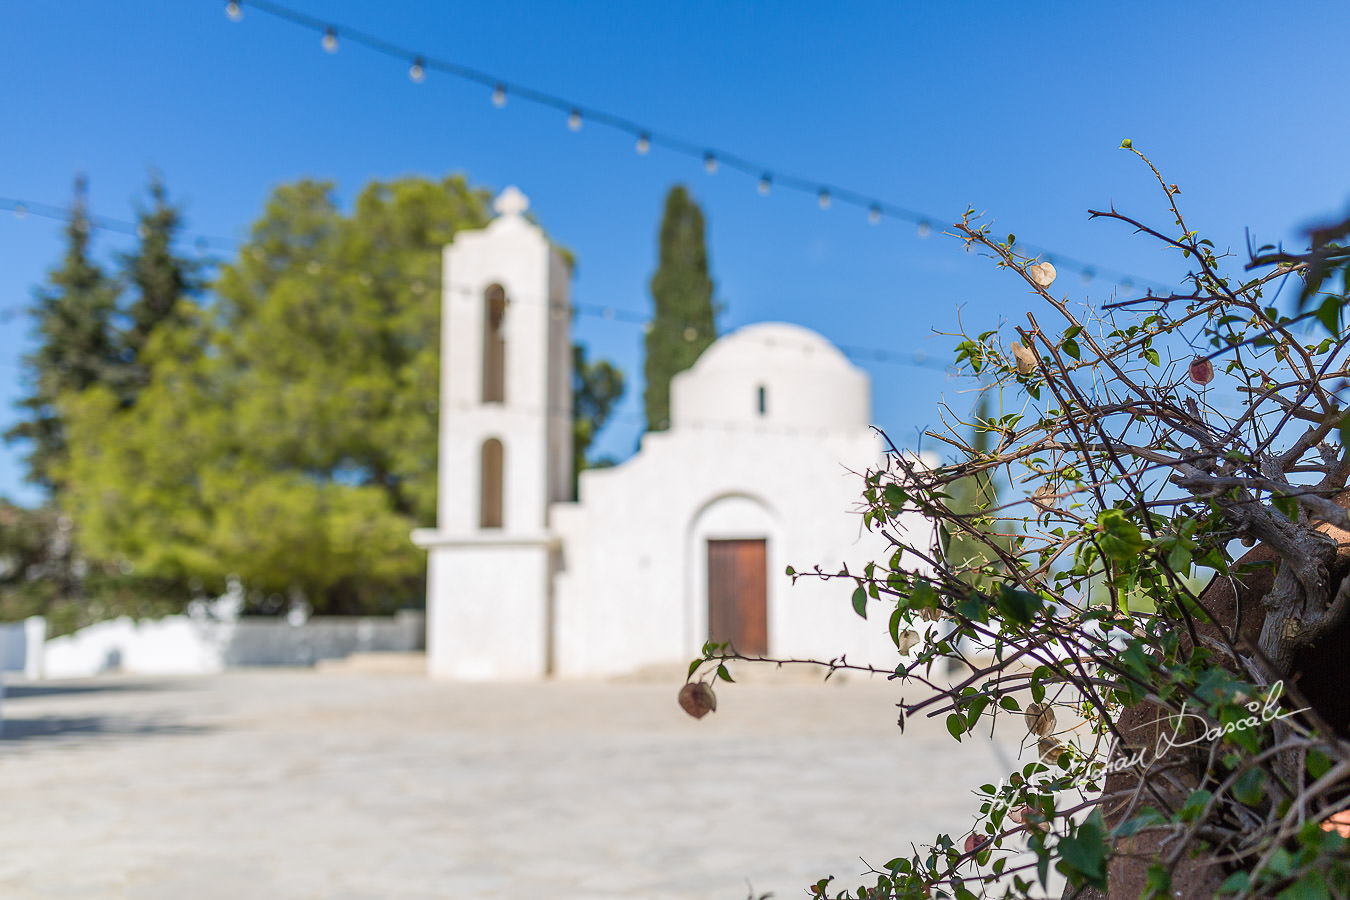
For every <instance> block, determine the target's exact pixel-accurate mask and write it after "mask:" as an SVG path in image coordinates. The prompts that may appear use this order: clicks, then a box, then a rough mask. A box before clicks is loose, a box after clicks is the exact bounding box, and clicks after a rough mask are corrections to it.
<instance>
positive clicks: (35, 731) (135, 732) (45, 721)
mask: <svg viewBox="0 0 1350 900" xmlns="http://www.w3.org/2000/svg"><path fill="white" fill-rule="evenodd" d="M0 727H3V729H4V730H3V732H0V743H9V742H11V741H40V740H44V739H56V740H61V739H69V738H81V737H86V738H88V737H95V738H103V737H151V736H160V735H193V734H204V733H206V732H208V731H210V730H211V729H209V728H206V727H203V726H199V725H182V724H174V723H171V722H156V721H146V720H143V719H141V720H137V719H130V718H125V717H118V716H70V717H62V716H42V717H40V718H35V719H11V718H5V719H4V721H3V723H2V724H0Z"/></svg>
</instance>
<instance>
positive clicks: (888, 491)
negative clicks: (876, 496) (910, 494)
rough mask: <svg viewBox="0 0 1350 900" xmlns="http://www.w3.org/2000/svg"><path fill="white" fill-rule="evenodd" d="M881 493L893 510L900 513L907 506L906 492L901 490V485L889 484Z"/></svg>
mask: <svg viewBox="0 0 1350 900" xmlns="http://www.w3.org/2000/svg"><path fill="white" fill-rule="evenodd" d="M881 493H882V496H883V497H885V499H886V505H887V506H889V507H890V508H891V509H892V510H895V511H899V510H900V508H901V507H903V506H904V505H905V499H906V497H905V492H904V491H902V490H900V486H899V485H896V484H888V485H886V487H885V488H884V489H883V490H882V492H881Z"/></svg>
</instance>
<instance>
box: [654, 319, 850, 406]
mask: <svg viewBox="0 0 1350 900" xmlns="http://www.w3.org/2000/svg"><path fill="white" fill-rule="evenodd" d="M670 391H671V398H670V404H671V427H672V428H687V427H689V426H697V425H716V424H740V425H747V424H748V425H754V424H757V423H765V424H771V425H775V426H779V427H793V426H796V427H800V428H806V429H822V428H823V429H838V430H848V429H855V428H865V427H867V426H868V425H869V424H870V422H871V418H872V411H871V385H870V383H869V382H868V378H867V375H866V373H864V372H863V371H862V370H860V369H858V368H857V367H856V366H854V365H853V364H852V363H850V362H849V361H848V360H847V359H846V358H845V357H844V354H842V353H840V352H839V350H838V348H836V347H835V346H834V345H833V344H831V343H830V342H829V341H827V340H826V339H825V338H823V337H821V336H820V335H819V334H816V333H815V332H814V331H811V330H810V329H809V328H803V327H801V326H800V325H791V324H788V323H786V322H761V323H759V324H755V325H747V326H745V327H744V328H741V329H738V330H737V331H734V332H732V333H731V334H728V335H726V336H725V337H722V338H720V339H718V340H717V341H716V342H714V343H713V344H712V346H710V347H709V348H708V349H707V350H705V351H703V355H702V356H700V357H699V358H698V361H697V362H695V363H694V365H693V368H691V369H689V370H688V371H685V372H681V373H680V374H678V375H676V376H675V378H674V380H673V381H672V382H671V387H670Z"/></svg>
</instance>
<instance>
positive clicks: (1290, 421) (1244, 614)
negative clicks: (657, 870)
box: [682, 141, 1350, 900]
mask: <svg viewBox="0 0 1350 900" xmlns="http://www.w3.org/2000/svg"><path fill="white" fill-rule="evenodd" d="M1123 146H1124V148H1125V149H1128V150H1133V147H1132V145H1131V144H1130V142H1129V141H1126V142H1125V143H1124V145H1123ZM1135 152H1136V153H1137V151H1135ZM1141 158H1142V156H1141ZM1144 162H1145V163H1147V165H1148V168H1149V170H1150V171H1151V173H1152V174H1153V176H1155V178H1156V180H1157V183H1158V185H1159V186H1160V187H1161V189H1162V193H1163V194H1164V195H1165V197H1166V200H1165V204H1166V206H1165V212H1164V214H1163V217H1162V218H1163V222H1164V223H1165V224H1162V225H1157V226H1155V225H1152V224H1150V223H1148V222H1145V221H1142V220H1140V219H1136V218H1132V217H1130V216H1128V215H1126V214H1124V213H1121V212H1119V211H1117V210H1116V209H1114V208H1113V209H1111V210H1109V211H1102V212H1091V213H1090V215H1091V216H1092V217H1093V218H1098V219H1103V220H1107V221H1113V222H1117V223H1121V224H1123V225H1125V226H1127V227H1129V228H1131V229H1132V230H1134V231H1136V232H1137V233H1142V234H1144V235H1146V236H1147V237H1148V238H1149V239H1150V240H1154V241H1157V242H1158V243H1159V244H1160V245H1161V246H1162V247H1163V248H1165V249H1166V250H1168V251H1170V252H1172V253H1175V254H1176V255H1177V257H1178V258H1179V259H1181V260H1185V261H1186V264H1187V265H1188V266H1189V267H1190V272H1189V274H1188V276H1187V277H1186V278H1185V279H1184V280H1183V281H1182V282H1181V286H1180V287H1179V288H1178V289H1176V290H1175V291H1173V292H1169V293H1164V294H1161V295H1156V294H1153V293H1151V292H1150V293H1149V294H1146V295H1145V296H1142V297H1139V296H1135V297H1127V298H1122V299H1117V300H1116V301H1114V302H1112V303H1109V304H1105V305H1096V304H1092V303H1083V302H1081V301H1082V298H1081V297H1074V296H1073V289H1072V288H1068V289H1067V290H1066V289H1065V287H1064V286H1063V285H1062V284H1056V273H1055V270H1054V267H1053V265H1051V264H1050V263H1048V262H1045V261H1041V260H1038V259H1035V258H1030V257H1028V256H1026V255H1024V254H1023V253H1022V252H1021V251H1020V250H1019V247H1020V246H1021V245H1020V244H1019V243H1018V242H1017V240H1016V237H1015V236H1014V235H1011V234H1010V235H1008V236H1007V237H1006V238H1002V237H1001V236H999V235H996V234H995V233H994V231H993V228H992V226H991V225H990V224H989V223H988V222H987V221H982V220H980V219H979V218H978V217H977V216H976V214H975V212H974V210H973V209H972V210H969V211H968V212H967V213H966V215H965V216H964V217H963V218H962V219H961V221H959V222H957V223H956V224H955V226H954V230H955V232H956V233H957V234H958V235H960V236H961V237H962V238H963V240H964V242H965V244H966V246H967V248H968V249H978V250H980V251H981V252H983V253H986V254H988V255H989V256H990V257H991V258H992V259H994V260H995V261H996V264H997V266H998V267H999V268H1000V269H1002V270H1004V271H1006V272H1007V273H1008V274H1009V275H1010V276H1011V277H1012V279H1013V281H1014V282H1015V283H1016V287H1017V290H1018V291H1019V294H1020V295H1021V296H1024V297H1026V296H1030V298H1031V301H1030V302H1031V303H1032V304H1034V307H1035V308H1034V309H1031V310H1029V311H1028V312H1027V315H1026V317H1025V320H1024V321H1022V322H1019V323H1018V324H1017V325H1016V326H1015V334H1008V333H1006V332H1005V333H1000V330H998V329H995V330H992V331H986V332H983V333H980V334H974V335H971V334H964V333H963V334H961V335H959V338H960V343H959V345H958V349H957V362H958V364H959V365H960V366H962V367H963V369H964V371H965V373H966V374H969V375H972V376H977V377H980V378H982V379H985V380H986V381H987V382H988V383H989V385H990V387H989V390H990V391H991V392H994V394H995V396H997V397H999V398H1000V400H1001V405H1002V407H1003V408H1005V409H1007V408H1014V409H1017V410H1018V411H1019V412H1018V415H1019V416H1020V417H1019V418H1017V419H1013V420H1007V419H1005V420H1000V422H999V423H997V424H998V426H999V429H998V431H999V439H998V441H997V444H996V445H995V446H993V447H987V446H986V447H982V448H975V447H972V446H970V445H969V444H968V443H967V442H966V439H965V438H964V437H963V436H961V435H960V434H958V433H955V432H953V431H950V430H944V431H941V432H930V433H929V435H928V436H929V437H930V438H932V439H934V440H938V441H943V442H946V443H947V444H948V445H949V446H950V447H952V448H954V449H955V450H956V453H955V456H956V460H955V461H954V462H952V463H950V464H945V465H940V466H926V465H923V464H922V463H921V462H920V461H918V460H915V459H913V458H910V457H907V456H904V455H898V454H897V455H896V456H895V457H894V458H893V459H892V460H891V461H890V465H889V466H888V467H887V468H886V469H884V470H881V471H876V472H872V473H869V475H868V476H867V481H866V488H865V498H866V502H867V507H868V508H867V511H866V513H865V515H864V522H865V523H866V524H867V526H868V527H870V528H875V529H882V530H884V531H885V532H886V533H887V534H889V535H892V540H893V542H894V543H895V544H896V545H897V546H895V547H894V548H893V549H894V551H895V552H894V553H893V555H892V556H891V557H890V559H889V561H888V562H887V561H882V562H877V563H874V564H870V565H868V566H867V567H866V569H865V570H864V571H863V572H856V571H855V572H849V571H847V570H845V571H840V572H839V573H837V574H835V575H827V576H825V577H829V578H838V579H839V580H840V581H841V583H842V584H843V585H845V586H846V587H847V589H848V591H850V592H851V597H852V602H853V604H854V606H855V609H857V610H858V611H859V612H860V613H864V614H865V613H867V612H868V611H869V610H876V611H878V612H880V613H882V614H883V615H882V616H881V618H883V619H885V620H886V621H887V624H888V627H889V630H890V634H891V637H892V639H893V640H894V642H895V644H896V649H897V651H898V654H899V656H900V661H899V662H898V664H897V665H895V667H894V668H893V669H891V668H882V669H880V670H876V669H872V668H870V667H868V666H864V665H861V664H856V663H849V662H847V661H845V660H843V659H842V658H836V659H834V660H829V661H821V662H819V663H818V664H819V665H821V666H823V667H826V668H828V669H829V670H831V671H834V670H838V669H862V670H864V671H868V672H876V673H878V674H884V675H886V676H888V677H890V678H893V679H895V680H897V681H899V682H900V683H901V684H902V685H906V686H908V685H912V684H914V683H916V682H917V683H919V684H922V685H924V686H925V690H924V694H925V696H923V697H922V698H921V699H918V700H912V699H911V700H910V701H908V702H906V701H904V700H902V701H901V702H900V703H899V704H898V706H899V708H900V725H901V727H902V728H903V726H904V723H905V722H906V721H909V720H912V719H913V717H915V716H917V715H925V716H943V717H945V722H946V726H947V730H948V731H949V732H950V734H951V736H952V738H953V739H955V740H957V741H963V740H965V738H966V737H967V736H972V735H977V734H987V733H988V731H989V730H990V729H995V728H1004V729H1006V728H1012V729H1015V730H1016V732H1017V733H1018V734H1017V736H1018V737H1021V738H1024V739H1025V740H1026V744H1027V746H1028V750H1029V751H1030V752H1029V753H1028V754H1027V756H1028V757H1029V758H1026V759H1024V760H1022V761H1020V762H1019V765H1018V768H1017V769H1016V770H1015V771H1012V772H1009V773H1008V775H1007V777H1006V778H1004V779H1003V780H1002V781H1001V783H999V784H986V785H983V786H979V787H975V786H972V787H973V788H974V791H975V794H976V797H977V799H976V802H975V803H973V804H972V810H971V812H972V817H971V821H969V822H959V823H954V825H955V826H956V827H955V829H954V830H952V831H950V832H948V833H943V834H939V835H937V836H936V837H935V838H934V840H933V841H932V843H931V844H930V845H928V846H925V847H922V848H902V849H900V850H899V853H898V854H897V855H896V856H895V858H893V859H891V860H890V861H888V862H885V863H877V864H875V865H874V866H872V867H870V870H869V871H867V872H866V873H865V874H864V876H863V877H864V879H865V883H864V884H862V885H860V886H858V887H856V888H854V889H852V890H849V889H845V888H841V887H839V886H835V887H833V888H832V887H831V883H832V882H833V881H834V879H833V878H825V879H822V880H820V881H818V882H817V883H815V884H814V885H812V886H810V889H809V890H810V892H811V893H812V895H813V896H816V897H822V898H823V897H832V898H846V897H857V898H863V897H866V898H869V900H881V898H905V900H911V898H912V900H917V898H921V897H924V898H928V897H949V898H960V900H972V898H975V897H977V896H999V897H1021V898H1031V897H1044V896H1046V895H1047V892H1048V891H1049V890H1050V888H1051V884H1050V878H1051V872H1052V871H1053V872H1056V873H1058V875H1059V876H1060V877H1061V878H1062V879H1063V880H1064V881H1066V882H1067V888H1066V889H1065V892H1064V894H1063V896H1064V897H1066V898H1067V897H1075V898H1079V900H1102V898H1110V900H1127V898H1128V900H1136V898H1163V897H1168V898H1183V900H1208V898H1212V897H1233V898H1254V897H1276V898H1282V900H1292V898H1301V897H1345V896H1350V700H1347V697H1346V691H1345V682H1346V680H1347V678H1350V657H1347V654H1346V647H1347V646H1350V512H1348V511H1347V508H1348V507H1350V489H1348V488H1347V483H1348V482H1350V397H1348V396H1347V387H1346V373H1347V371H1350V332H1347V331H1346V329H1345V327H1344V324H1345V308H1346V304H1347V302H1350V294H1348V293H1347V287H1348V285H1347V279H1346V276H1347V273H1348V272H1350V250H1347V248H1346V246H1345V239H1346V237H1347V236H1350V221H1347V222H1343V223H1336V224H1332V225H1329V226H1327V227H1326V228H1321V229H1317V230H1315V231H1313V232H1312V233H1311V235H1310V237H1311V238H1312V240H1311V246H1310V247H1309V248H1308V249H1306V250H1304V251H1302V252H1289V251H1286V250H1284V249H1282V248H1277V247H1274V246H1268V247H1261V248H1259V249H1257V250H1255V251H1254V252H1252V253H1250V254H1249V256H1248V258H1247V259H1245V260H1244V261H1243V263H1244V265H1241V266H1233V265H1231V263H1230V262H1229V261H1227V260H1226V259H1225V254H1222V253H1220V252H1218V251H1216V250H1215V248H1214V244H1213V243H1212V242H1211V241H1210V240H1208V239H1206V238H1202V237H1201V236H1200V235H1199V233H1198V232H1197V231H1196V230H1193V229H1192V228H1190V227H1189V226H1188V224H1187V221H1186V219H1185V217H1184V215H1183V214H1182V212H1181V210H1180V208H1179V207H1178V205H1177V196H1178V194H1179V193H1180V191H1179V189H1178V188H1177V187H1176V185H1171V184H1168V183H1167V182H1166V181H1165V180H1164V179H1163V178H1162V177H1161V176H1160V175H1159V174H1158V172H1157V170H1156V169H1154V168H1153V166H1152V164H1151V163H1148V162H1147V160H1144ZM1291 278H1292V279H1297V280H1299V281H1301V282H1302V284H1303V288H1302V290H1301V291H1300V292H1299V297H1298V299H1297V305H1296V306H1295V308H1294V309H1293V310H1292V311H1290V310H1281V309H1280V308H1279V307H1278V306H1277V305H1276V300H1275V297H1276V295H1277V294H1278V287H1279V285H1280V284H1282V283H1283V282H1285V281H1286V280H1288V279H1291ZM980 477H983V478H989V479H994V478H1003V479H1005V481H1004V483H1005V484H1007V485H1010V486H1011V485H1016V486H1017V488H1018V494H1019V496H1013V497H1010V498H1009V499H1008V500H1007V501H1005V502H1003V503H1000V504H998V505H997V506H995V507H986V508H981V509H978V510H976V511H974V512H972V511H971V510H970V509H969V507H968V506H966V505H965V504H963V503H962V502H961V500H960V497H959V495H958V494H959V492H958V491H957V490H955V488H956V486H958V485H960V484H961V483H963V482H966V483H969V482H970V480H971V479H975V478H980ZM1010 491H1011V487H1010ZM914 511H918V512H920V513H922V514H923V515H924V516H925V517H926V518H927V519H928V520H929V521H931V522H932V523H934V525H935V526H937V527H938V528H940V529H947V530H948V531H950V532H951V533H958V532H959V533H961V534H964V535H966V536H967V537H968V538H970V539H971V540H972V541H976V542H979V543H980V544H982V548H981V553H980V554H971V555H969V556H968V557H967V559H968V560H977V561H976V563H975V567H974V568H975V571H974V572H973V573H972V572H971V571H969V569H970V568H971V567H970V566H963V567H954V566H952V565H949V564H948V561H947V560H946V559H945V557H944V548H943V547H942V546H940V542H934V541H933V540H932V536H931V534H929V533H927V529H917V530H916V531H915V532H908V533H907V532H905V531H904V527H903V521H902V520H900V518H899V517H900V516H901V514H912V512H914ZM934 543H938V544H939V545H938V546H934ZM1239 554H1240V555H1239ZM980 557H983V558H984V559H985V560H986V561H985V562H984V563H982V564H981V563H979V562H978V559H979V558H980ZM1198 567H1204V568H1208V569H1211V570H1213V571H1214V572H1215V573H1216V574H1215V576H1214V578H1213V579H1212V580H1211V581H1210V582H1209V583H1208V585H1207V586H1204V587H1203V588H1201V589H1199V590H1196V589H1195V588H1194V587H1193V584H1194V582H1193V581H1192V580H1191V575H1192V573H1193V572H1194V571H1195V569H1196V568H1198ZM788 574H789V575H793V576H794V577H796V573H794V572H792V571H791V570H789V573H788ZM972 574H973V575H974V576H975V577H971V575H972ZM1102 588H1104V589H1105V591H1106V594H1107V597H1108V600H1109V602H1108V603H1105V604H1102V603H1099V602H1096V600H1095V598H1094V594H1095V593H1096V592H1097V591H1099V590H1100V589H1102ZM846 596H848V595H846ZM1134 599H1138V600H1141V601H1144V602H1142V603H1141V604H1139V605H1138V606H1136V605H1135V604H1134V603H1130V602H1126V601H1127V600H1134ZM841 601H842V602H847V600H846V599H845V598H841ZM919 619H929V620H933V619H937V620H940V621H941V622H943V623H944V624H945V625H947V626H948V627H947V628H943V629H937V628H934V629H930V630H927V633H926V636H921V635H920V631H921V630H923V629H920V628H919V622H918V620H919ZM963 640H964V641H969V642H971V643H975V644H979V645H982V646H983V647H984V648H985V649H986V652H985V656H984V660H983V661H982V663H981V664H980V665H979V667H978V668H977V669H976V671H975V672H973V673H972V674H971V675H970V676H969V677H963V678H959V679H957V680H956V681H955V683H951V684H942V683H938V682H935V681H933V680H931V677H930V675H929V673H930V672H931V671H932V669H933V667H934V663H936V662H939V661H942V660H951V659H953V658H954V657H957V656H958V655H959V652H960V651H959V649H958V647H959V645H960V644H961V642H962V641H963ZM735 658H737V657H736V655H735V654H734V653H733V652H731V651H730V650H729V649H728V648H727V647H725V646H719V645H712V644H709V645H708V646H706V647H705V648H704V654H703V658H701V659H699V660H695V661H694V663H693V664H692V665H691V668H690V682H689V684H687V685H686V686H685V689H684V692H683V693H682V699H685V698H687V697H690V696H697V697H700V698H703V699H701V700H700V702H699V703H698V704H697V705H692V704H691V706H694V708H693V712H695V713H701V712H703V711H704V710H706V709H711V708H715V701H714V700H713V699H712V697H711V693H710V692H711V688H710V686H709V685H708V684H707V683H705V682H707V681H712V680H715V679H716V678H718V677H722V678H724V679H725V678H726V677H727V676H726V670H725V668H723V663H724V661H726V660H728V659H735ZM700 671H701V672H702V673H704V674H703V675H702V676H700V677H699V679H698V680H697V681H695V676H696V675H699V673H700ZM1032 748H1034V749H1032Z"/></svg>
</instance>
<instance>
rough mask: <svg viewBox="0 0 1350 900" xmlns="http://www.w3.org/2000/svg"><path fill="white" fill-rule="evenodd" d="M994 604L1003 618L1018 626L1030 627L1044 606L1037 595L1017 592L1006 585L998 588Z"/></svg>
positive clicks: (1043, 602)
mask: <svg viewBox="0 0 1350 900" xmlns="http://www.w3.org/2000/svg"><path fill="white" fill-rule="evenodd" d="M995 602H996V603H997V605H998V611H999V612H1001V613H1002V614H1003V616H1004V618H1006V619H1008V620H1009V621H1011V622H1015V623H1017V624H1018V625H1030V624H1031V622H1032V620H1034V619H1035V618H1036V613H1038V612H1040V611H1041V607H1042V606H1044V605H1045V601H1043V600H1042V599H1041V597H1040V595H1039V594H1033V593H1030V592H1029V591H1019V590H1016V589H1014V588H1012V587H1010V586H1008V585H1006V584H1005V585H1003V586H1001V587H1000V588H999V592H998V598H997V600H996V601H995Z"/></svg>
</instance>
